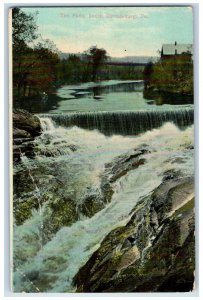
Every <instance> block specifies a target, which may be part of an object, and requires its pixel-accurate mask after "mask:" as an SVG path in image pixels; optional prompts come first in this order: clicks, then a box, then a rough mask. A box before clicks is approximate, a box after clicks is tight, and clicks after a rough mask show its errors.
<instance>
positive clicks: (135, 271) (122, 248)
mask: <svg viewBox="0 0 203 300" xmlns="http://www.w3.org/2000/svg"><path fill="white" fill-rule="evenodd" d="M167 178H168V179H166V180H164V181H163V183H162V184H161V185H160V186H159V187H158V188H156V189H155V190H154V192H153V193H152V195H150V196H148V197H146V198H145V199H144V201H143V200H142V201H141V202H139V203H138V204H137V205H136V207H135V209H134V211H133V214H132V217H131V220H130V221H129V222H128V223H127V225H126V226H124V227H120V228H117V229H115V230H113V231H112V232H111V233H110V234H109V235H108V236H107V237H106V238H105V239H104V241H103V242H102V244H101V246H100V248H99V249H98V250H97V251H96V252H95V253H93V255H92V256H91V257H90V259H89V261H88V262H87V263H86V264H85V265H84V266H83V267H82V268H81V269H80V270H79V272H78V274H77V275H76V276H75V278H74V284H75V285H76V287H77V292H187V291H191V290H192V289H193V283H194V269H195V262H194V257H195V253H194V252H195V244H194V182H193V179H192V178H188V177H185V178H183V177H182V178H181V177H175V178H173V176H171V179H169V178H170V177H167Z"/></svg>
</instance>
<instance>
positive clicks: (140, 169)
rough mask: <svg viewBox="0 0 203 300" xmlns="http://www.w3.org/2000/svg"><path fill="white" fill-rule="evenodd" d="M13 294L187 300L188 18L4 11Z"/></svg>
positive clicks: (131, 12) (125, 11) (191, 266)
mask: <svg viewBox="0 0 203 300" xmlns="http://www.w3.org/2000/svg"><path fill="white" fill-rule="evenodd" d="M9 28H10V36H9V37H10V40H11V43H10V50H11V60H10V62H11V64H12V68H11V72H12V77H11V78H12V79H11V82H10V84H12V90H11V99H10V104H11V107H12V115H11V120H12V137H11V139H12V168H11V169H12V170H11V172H12V191H13V193H12V198H11V215H12V223H11V242H12V248H11V289H12V291H13V292H14V293H155V292H159V293H164V292H171V293H176V292H182V293H183V292H184V293H186V292H188V293H189V292H190V293H191V292H192V291H193V290H194V286H195V235H194V232H195V214H194V205H195V200H194V197H195V195H194V194H195V193H194V82H193V73H194V72H193V65H194V43H193V7H192V6H185V5H181V6H173V5H171V6H166V5H164V6H149V5H148V6H135V5H134V6H124V5H123V6H108V5H107V6H105V5H103V6H99V5H98V6H64V7H62V6H55V7H54V6H53V7H50V6H27V7H26V6H15V7H13V8H11V9H10V14H9Z"/></svg>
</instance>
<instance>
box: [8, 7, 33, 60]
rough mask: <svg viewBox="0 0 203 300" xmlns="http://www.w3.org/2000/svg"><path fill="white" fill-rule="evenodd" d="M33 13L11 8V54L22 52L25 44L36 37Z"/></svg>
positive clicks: (25, 46)
mask: <svg viewBox="0 0 203 300" xmlns="http://www.w3.org/2000/svg"><path fill="white" fill-rule="evenodd" d="M37 36H38V35H37V25H36V20H35V15H33V14H26V13H24V12H23V11H22V10H21V9H20V8H18V7H15V8H13V9H12V44H13V55H14V59H15V58H16V57H15V55H17V54H19V53H21V52H24V51H25V48H27V44H28V43H30V42H32V41H33V40H35V39H36V38H37Z"/></svg>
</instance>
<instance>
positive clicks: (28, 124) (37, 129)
mask: <svg viewBox="0 0 203 300" xmlns="http://www.w3.org/2000/svg"><path fill="white" fill-rule="evenodd" d="M40 133H41V125H40V120H39V118H38V117H37V116H34V115H32V114H30V113H29V112H27V111H25V110H21V109H18V110H14V111H13V159H14V162H16V161H19V159H20V156H21V154H25V155H26V156H29V157H32V156H34V152H33V140H34V138H35V137H36V136H38V135H40Z"/></svg>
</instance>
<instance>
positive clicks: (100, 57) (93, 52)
mask: <svg viewBox="0 0 203 300" xmlns="http://www.w3.org/2000/svg"><path fill="white" fill-rule="evenodd" d="M84 54H85V56H86V57H87V61H88V63H89V65H90V66H91V69H92V70H91V73H92V74H91V75H92V80H93V81H95V80H96V79H97V78H98V73H99V70H100V68H101V66H102V65H103V64H104V62H105V61H106V60H107V59H108V56H107V52H106V50H105V49H102V48H101V49H99V48H97V46H92V47H90V48H89V49H88V50H87V51H85V52H84Z"/></svg>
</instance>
